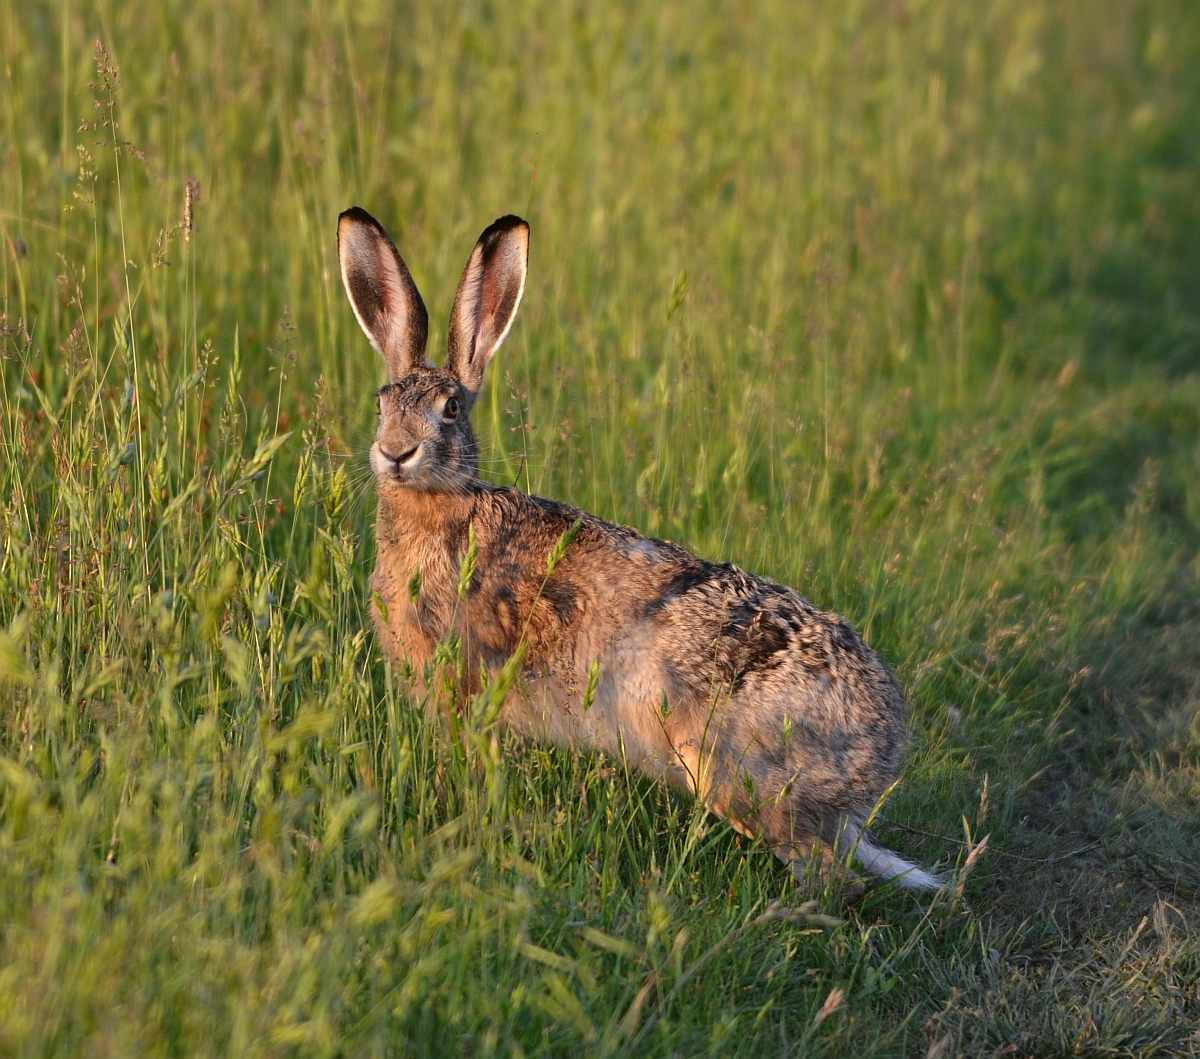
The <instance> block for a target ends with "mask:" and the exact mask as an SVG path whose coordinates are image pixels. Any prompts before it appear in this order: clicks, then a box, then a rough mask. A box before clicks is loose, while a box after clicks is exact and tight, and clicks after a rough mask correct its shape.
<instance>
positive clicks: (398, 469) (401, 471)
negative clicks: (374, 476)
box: [372, 443, 421, 479]
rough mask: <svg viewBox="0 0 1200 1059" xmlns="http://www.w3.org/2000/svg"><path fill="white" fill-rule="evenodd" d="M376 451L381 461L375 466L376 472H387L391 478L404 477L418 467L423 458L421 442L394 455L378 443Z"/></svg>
mask: <svg viewBox="0 0 1200 1059" xmlns="http://www.w3.org/2000/svg"><path fill="white" fill-rule="evenodd" d="M375 451H376V452H377V453H378V454H379V461H378V464H377V466H376V467H375V470H376V473H382V474H386V475H387V476H388V477H389V478H396V479H400V478H404V477H405V476H406V474H407V473H411V472H412V471H413V470H414V469H415V468H416V465H417V463H418V462H419V461H420V459H421V445H420V444H419V443H418V444H416V445H414V446H413V447H412V448H410V449H406V450H405V451H404V452H401V453H399V454H397V455H392V453H390V452H388V451H387V450H386V449H385V448H383V446H382V445H379V444H376V446H375ZM372 462H373V463H374V462H375V461H372Z"/></svg>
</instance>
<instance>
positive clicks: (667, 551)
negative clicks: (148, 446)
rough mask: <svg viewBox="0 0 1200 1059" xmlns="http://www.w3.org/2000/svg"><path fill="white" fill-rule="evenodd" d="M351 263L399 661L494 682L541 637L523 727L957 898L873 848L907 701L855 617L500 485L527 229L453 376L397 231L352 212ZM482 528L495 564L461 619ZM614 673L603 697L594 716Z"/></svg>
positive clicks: (469, 323) (467, 323) (490, 261)
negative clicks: (487, 385)
mask: <svg viewBox="0 0 1200 1059" xmlns="http://www.w3.org/2000/svg"><path fill="white" fill-rule="evenodd" d="M339 248H340V256H341V263H342V274H343V279H344V280H345V283H346V289H347V293H348V294H349V296H350V299H351V301H352V302H353V303H355V311H356V314H357V316H358V318H359V321H360V323H362V325H363V329H364V330H365V331H366V332H367V334H368V337H369V338H370V339H371V341H372V344H374V345H375V346H376V348H377V349H378V350H379V351H380V353H381V354H382V355H383V356H384V359H385V361H386V362H387V364H388V368H389V372H390V373H391V377H392V382H391V383H390V385H388V386H385V387H384V388H383V389H382V390H380V392H379V405H380V423H379V429H378V433H377V434H376V437H375V443H374V445H373V446H372V448H371V466H372V469H373V470H374V473H375V478H376V481H377V484H378V491H379V509H378V517H377V521H376V540H377V560H376V568H375V574H374V578H373V587H374V592H375V593H376V594H377V596H378V598H379V601H380V602H381V603H382V607H381V608H378V607H377V608H376V609H375V621H376V625H377V626H378V629H379V633H380V636H381V639H382V641H383V644H384V647H385V649H386V650H387V652H388V653H389V654H390V655H391V656H392V657H393V658H394V659H396V660H405V659H406V660H408V661H409V662H411V664H412V666H413V668H414V671H415V672H416V673H417V674H420V673H422V672H423V669H424V665H425V663H426V662H428V661H429V660H430V658H431V657H432V654H433V650H434V647H435V644H436V643H437V642H438V640H440V639H442V638H444V637H445V636H446V635H447V634H448V633H449V632H451V631H452V630H454V631H456V632H457V633H458V634H459V635H460V636H461V638H462V643H463V646H464V650H465V651H466V654H467V659H466V662H467V664H466V667H465V672H466V674H468V680H477V679H478V677H477V674H478V673H479V668H480V663H482V665H483V666H484V667H485V668H486V669H487V670H488V671H489V672H495V671H496V670H497V669H498V668H499V667H500V666H501V665H502V664H503V663H504V661H505V660H506V659H507V658H508V657H509V656H510V655H511V654H512V653H513V652H514V651H515V650H516V649H517V646H518V643H519V642H520V640H521V638H522V635H524V636H525V638H526V640H527V643H528V650H527V654H526V660H525V667H524V672H523V674H522V679H521V680H520V681H519V682H518V683H517V684H516V685H514V688H513V690H512V691H511V693H510V695H509V697H508V700H507V701H506V703H505V706H504V710H503V714H502V721H503V722H504V723H505V724H507V725H508V726H510V727H512V728H514V729H516V730H519V731H521V732H523V733H526V734H528V735H530V736H533V737H536V738H541V739H548V740H550V741H552V742H555V743H559V744H563V745H570V746H582V747H591V748H596V749H602V750H604V751H606V752H608V753H609V754H613V755H624V756H625V757H626V759H627V760H629V761H630V762H631V763H632V764H634V765H636V766H637V767H639V768H641V769H642V770H643V771H645V772H647V773H649V774H650V775H653V776H661V777H663V778H665V779H667V780H669V781H671V782H673V783H676V784H678V785H680V786H682V787H685V788H687V789H689V790H691V791H694V792H695V793H696V794H697V795H698V796H699V797H700V798H702V799H704V801H705V802H706V804H708V805H709V806H711V808H712V809H713V810H714V811H715V812H717V813H718V814H720V815H721V816H723V817H725V818H726V819H727V820H729V821H730V823H731V824H733V826H735V827H737V828H738V829H739V830H741V831H743V832H744V833H746V834H753V835H756V836H759V837H761V839H762V840H763V841H764V842H766V843H767V845H768V846H769V847H770V848H771V849H772V850H774V852H775V853H776V854H777V855H778V856H779V857H780V858H781V859H783V860H784V861H786V862H791V863H793V864H794V865H795V866H797V870H799V869H800V866H801V865H802V864H803V862H804V860H805V858H807V857H808V855H809V854H810V852H811V850H812V848H813V846H814V845H815V844H817V843H821V844H822V845H823V846H824V848H825V850H826V855H827V856H828V851H829V850H830V849H832V848H835V847H838V846H840V847H841V848H847V847H848V846H849V845H853V844H854V843H855V842H857V843H858V850H857V856H858V859H859V861H860V862H861V863H862V864H863V865H864V866H865V867H867V868H868V870H871V871H874V872H875V873H876V874H878V875H881V876H883V877H886V878H892V877H897V878H899V879H900V881H901V882H902V883H904V884H905V885H907V886H910V887H914V888H928V887H934V886H937V885H938V882H937V880H936V879H934V878H933V877H932V876H930V875H928V874H927V873H925V872H923V871H921V870H920V869H918V868H914V867H913V865H911V864H909V863H907V862H906V861H903V860H901V859H900V858H899V857H897V856H896V855H895V854H893V853H891V852H890V851H888V850H886V849H884V848H883V847H881V846H879V845H878V844H877V843H876V842H875V841H874V840H873V839H871V838H870V837H869V836H868V835H865V834H863V833H862V825H863V823H864V821H865V820H866V818H867V816H868V814H869V813H870V812H871V810H872V809H873V807H874V806H875V805H876V803H877V802H878V800H879V799H880V798H881V797H882V795H883V794H884V792H885V791H886V790H887V789H888V787H889V786H890V785H891V784H892V782H893V780H894V779H895V777H896V775H897V773H898V770H899V767H900V762H901V758H902V755H903V749H904V738H905V729H904V716H905V709H906V703H905V699H904V695H903V693H902V691H901V689H900V687H899V685H898V684H897V682H896V680H895V678H894V677H893V676H892V674H891V672H890V670H889V669H888V668H887V666H886V665H885V664H884V663H883V662H882V661H881V660H880V658H879V656H878V655H876V654H875V652H874V651H872V650H871V648H870V647H868V646H867V645H866V644H865V643H863V641H862V640H861V639H860V638H859V636H858V634H857V633H856V632H855V631H854V629H853V628H852V627H851V626H850V625H849V624H848V623H847V622H846V621H845V620H844V619H842V618H840V617H838V616H837V615H836V614H831V613H828V612H826V611H822V610H819V609H817V608H816V607H814V606H813V605H812V604H811V603H810V602H808V600H806V599H803V598H802V597H801V596H799V595H798V594H797V593H796V592H794V591H793V590H792V589H790V588H787V587H786V586H784V585H780V584H778V583H776V582H774V581H771V580H769V579H767V578H763V577H756V576H754V575H752V574H748V573H746V572H744V571H743V570H740V569H739V568H738V567H736V566H733V565H730V564H717V563H710V562H705V561H704V560H702V559H698V558H696V557H695V556H693V555H691V554H689V553H688V552H686V551H684V550H683V549H682V548H680V547H679V546H677V545H675V544H671V543H669V542H667V541H660V540H653V539H650V538H647V537H644V536H642V535H641V534H640V533H638V532H637V531H636V530H632V529H629V528H627V527H622V526H615V525H612V524H611V523H608V522H605V521H603V520H601V519H598V518H594V517H593V516H591V515H588V514H586V513H584V512H582V511H579V510H577V509H576V508H573V507H570V506H568V505H566V504H561V503H558V502H557V501H553V500H545V499H542V498H540V497H536V496H528V495H526V494H524V493H521V492H519V491H517V490H515V489H504V488H498V487H495V486H492V485H489V484H488V483H486V482H484V481H482V480H481V479H480V478H479V476H478V454H477V445H476V441H475V435H474V433H473V432H472V430H471V426H470V422H469V418H468V413H469V411H470V408H471V405H472V404H473V402H474V400H475V397H476V395H477V393H478V391H479V387H480V385H481V383H482V378H483V371H484V368H485V367H486V365H487V362H488V360H489V359H490V358H491V356H492V354H494V353H495V350H496V348H497V347H498V346H499V344H500V342H501V341H503V339H504V336H505V334H507V331H508V329H509V327H510V326H511V324H512V319H513V317H514V316H515V314H516V310H517V306H518V304H519V302H520V297H521V292H522V290H523V288H524V280H525V265H526V258H527V252H528V227H527V226H526V225H525V223H524V221H521V220H520V219H518V218H515V217H505V218H501V219H500V220H498V221H497V222H496V223H495V224H493V225H492V226H491V227H489V228H488V229H487V230H486V231H485V232H484V233H483V235H482V236H481V237H480V240H479V243H478V244H477V245H476V247H475V250H474V252H473V253H472V255H471V259H470V261H469V262H468V264H467V268H466V271H465V272H464V274H463V279H462V282H461V283H460V284H459V291H458V295H457V297H456V300H455V307H454V310H453V312H452V314H451V327H450V334H449V347H450V355H449V357H448V359H447V365H446V368H445V370H437V369H434V368H431V367H429V366H428V365H427V364H426V363H425V359H424V343H425V334H426V331H427V325H426V316H425V308H424V306H423V305H422V304H421V302H420V295H419V294H418V293H417V290H416V287H415V285H414V284H413V282H412V279H411V277H410V276H409V274H408V271H407V269H406V268H405V266H404V263H403V261H402V260H401V258H400V255H399V254H398V253H397V252H396V250H395V248H394V247H393V246H392V244H391V242H390V241H389V240H388V239H387V236H386V235H385V234H384V232H383V229H382V228H380V227H379V225H378V224H377V223H376V222H375V221H374V220H373V219H371V218H370V217H369V216H368V215H367V214H365V213H364V212H363V211H361V210H351V211H347V212H346V213H345V214H343V215H342V217H341V220H340V223H339ZM397 321H401V322H405V323H406V326H405V327H403V328H401V327H399V325H398V324H397ZM456 404H457V408H456V407H455V405H456ZM576 520H579V522H580V523H581V526H580V530H579V533H578V536H577V537H576V538H575V540H574V542H573V543H572V544H571V546H570V548H569V549H568V551H567V553H566V556H565V558H564V559H563V560H562V561H561V563H560V564H559V565H558V566H557V568H556V569H555V571H554V574H553V576H552V577H551V578H549V580H546V579H545V571H546V556H547V554H548V553H549V552H550V550H551V549H552V548H553V547H554V544H555V542H556V541H557V540H558V539H559V537H560V536H561V534H563V533H564V532H565V531H566V530H567V529H568V528H570V527H571V525H572V524H573V523H574V522H575V521H576ZM472 526H473V527H474V530H475V536H476V541H477V553H478V556H477V562H476V567H475V573H474V576H473V577H472V579H471V582H470V585H469V588H468V591H467V596H466V600H465V601H462V600H460V599H459V597H458V593H457V587H458V578H459V564H460V560H461V558H462V556H463V554H464V553H465V552H466V550H467V541H468V534H469V528H470V527H472ZM417 571H419V572H420V575H421V579H422V580H421V589H420V594H419V597H418V599H417V602H416V605H415V606H414V605H413V603H412V601H411V600H410V596H409V585H410V583H411V581H412V578H413V575H414V573H415V572H417ZM543 582H545V583H544V584H543ZM384 614H386V616H387V617H386V619H385V618H384V617H383V615H384ZM595 660H599V684H598V686H597V689H596V694H595V698H594V701H593V702H592V704H591V705H590V708H589V709H587V710H586V711H585V710H584V688H585V686H586V683H587V673H588V668H589V666H590V665H591V664H592V662H593V661H595ZM468 690H470V689H468Z"/></svg>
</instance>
